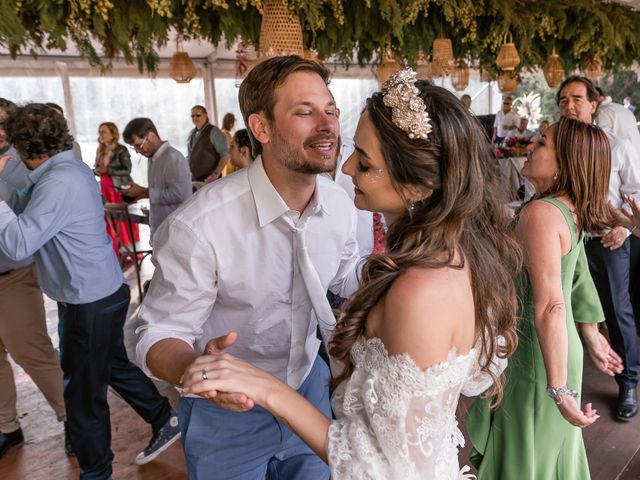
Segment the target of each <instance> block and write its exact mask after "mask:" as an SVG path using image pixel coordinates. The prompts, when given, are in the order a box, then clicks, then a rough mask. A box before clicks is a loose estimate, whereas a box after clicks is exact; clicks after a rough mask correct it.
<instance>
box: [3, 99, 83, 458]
mask: <svg viewBox="0 0 640 480" xmlns="http://www.w3.org/2000/svg"><path fill="white" fill-rule="evenodd" d="M15 108H16V106H15V105H14V104H13V103H12V102H9V101H8V100H5V99H2V98H0V120H4V118H5V117H6V116H7V115H8V114H9V113H10V112H12V111H14V110H15ZM3 154H9V155H13V158H11V159H9V161H8V163H7V165H6V167H5V169H4V171H3V172H0V196H3V197H5V198H9V197H10V196H11V195H12V194H13V193H14V192H16V191H17V192H18V194H21V193H22V192H24V191H25V189H24V187H25V186H26V180H27V175H28V173H29V171H28V170H27V168H26V167H25V166H24V164H23V163H22V161H21V160H20V158H19V157H18V155H17V152H16V151H15V149H14V148H13V147H12V146H11V145H10V144H9V142H8V141H7V136H6V132H5V130H4V128H3V127H2V125H1V124H0V155H3ZM0 312H2V315H0V385H2V388H0V458H1V457H2V456H4V454H5V453H6V452H7V451H8V450H9V449H10V448H11V447H14V446H17V445H20V444H21V443H22V442H23V441H24V435H23V433H22V428H20V421H19V419H18V411H17V396H16V387H15V381H14V376H13V370H12V368H11V364H10V363H9V358H8V355H11V357H12V358H13V359H14V360H15V362H16V363H17V364H18V365H20V366H21V367H22V368H23V369H24V370H25V372H27V374H28V375H29V376H30V377H31V378H32V379H33V381H34V383H35V384H36V385H37V386H38V388H39V389H40V391H41V392H42V394H43V395H44V397H45V398H46V399H47V401H48V402H49V405H51V408H52V409H53V411H54V412H55V414H56V417H57V418H58V420H59V421H61V422H66V419H67V414H66V410H65V406H64V398H63V392H62V370H61V369H60V359H59V357H58V354H57V352H56V351H55V349H54V348H53V344H52V343H51V338H49V335H48V333H47V324H46V316H45V310H44V302H43V299H42V292H41V291H40V287H39V286H38V281H37V279H36V276H35V272H34V270H33V257H31V256H29V257H26V258H24V259H22V260H19V261H16V260H12V259H10V258H8V257H6V256H5V255H3V254H2V253H0ZM28 434H29V432H27V435H28ZM65 440H68V439H67V438H65ZM65 447H66V448H68V447H69V443H68V441H65ZM67 453H71V452H70V450H69V449H68V450H67Z"/></svg>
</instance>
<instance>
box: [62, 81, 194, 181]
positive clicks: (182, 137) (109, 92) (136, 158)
mask: <svg viewBox="0 0 640 480" xmlns="http://www.w3.org/2000/svg"><path fill="white" fill-rule="evenodd" d="M70 84H71V96H72V98H73V110H74V117H75V125H76V132H77V139H76V140H77V142H78V143H79V144H80V147H81V148H82V156H83V158H84V161H85V162H86V163H87V164H89V165H90V166H93V164H94V161H95V155H96V148H97V146H98V141H97V138H98V126H99V125H100V124H101V123H102V122H113V123H115V124H116V125H117V126H118V129H119V130H120V135H122V131H123V130H124V127H125V126H126V125H127V123H128V122H129V121H130V120H132V119H133V118H136V117H148V118H150V119H151V120H153V123H154V124H155V126H156V128H157V129H158V133H159V135H160V138H162V139H163V140H168V141H169V143H170V144H171V145H172V146H173V147H175V148H177V149H178V150H180V151H181V152H182V153H183V154H185V155H186V153H187V137H188V136H189V132H190V131H191V129H192V128H193V124H192V123H191V117H190V113H191V107H192V106H193V105H204V87H203V81H202V79H194V80H192V81H191V82H190V83H186V84H178V83H176V82H175V81H174V80H172V79H170V78H156V79H151V78H113V77H97V78H93V77H71V78H70ZM120 142H121V143H123V144H124V141H123V140H122V138H121V139H120ZM131 160H132V164H133V172H132V175H133V178H134V180H135V181H136V182H140V183H141V184H142V185H146V183H147V179H146V167H147V161H146V159H145V158H144V157H142V156H141V155H138V154H136V153H134V152H133V150H132V151H131Z"/></svg>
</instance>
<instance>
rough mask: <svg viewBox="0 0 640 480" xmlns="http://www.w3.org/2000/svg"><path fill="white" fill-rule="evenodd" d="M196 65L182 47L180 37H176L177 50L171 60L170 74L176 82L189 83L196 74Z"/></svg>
mask: <svg viewBox="0 0 640 480" xmlns="http://www.w3.org/2000/svg"><path fill="white" fill-rule="evenodd" d="M196 72H197V70H196V66H195V65H194V64H193V61H192V60H191V58H190V57H189V55H188V54H187V52H183V51H181V49H180V39H179V38H178V39H176V52H175V53H174V54H173V55H172V56H171V61H170V62H169V76H170V77H171V78H173V79H174V80H175V81H176V83H189V82H190V81H191V80H193V78H194V77H195V76H196Z"/></svg>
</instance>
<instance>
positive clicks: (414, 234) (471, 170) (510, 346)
mask: <svg viewBox="0 0 640 480" xmlns="http://www.w3.org/2000/svg"><path fill="white" fill-rule="evenodd" d="M415 85H416V87H417V88H418V89H419V91H420V93H419V95H420V97H421V98H422V99H423V100H424V103H425V105H426V107H427V112H428V113H429V116H430V118H431V125H432V128H433V130H432V131H431V133H430V134H429V136H428V139H427V140H423V139H413V140H412V139H410V138H409V137H408V135H407V133H405V132H404V131H403V130H401V129H399V128H398V127H397V126H396V125H395V124H394V123H393V121H392V116H391V109H390V108H388V107H386V106H385V105H384V103H383V95H382V93H380V92H378V93H375V94H374V95H373V96H372V97H370V98H369V99H368V100H367V104H366V107H365V111H367V112H368V113H369V118H370V119H371V121H372V122H373V125H374V126H375V129H376V133H377V136H378V139H379V140H380V144H381V146H382V154H383V156H384V158H385V162H386V166H387V169H388V171H389V175H390V177H391V180H392V183H393V185H394V186H395V188H396V191H398V193H399V194H400V195H402V193H401V192H403V191H405V189H403V188H402V187H405V188H406V187H414V188H415V187H417V188H418V189H420V190H422V191H423V190H425V189H428V190H430V191H432V194H431V195H430V196H428V197H427V198H425V199H424V200H422V201H421V202H419V203H417V204H415V205H414V206H413V208H411V209H407V211H406V213H405V214H404V215H403V216H402V218H399V219H398V220H397V221H395V222H394V223H393V224H391V225H389V230H388V232H387V236H386V251H385V253H384V254H376V255H372V256H371V257H369V259H368V260H367V262H366V263H365V265H364V266H363V270H362V277H361V280H360V288H359V290H358V292H357V293H356V294H355V295H354V297H353V298H352V299H351V300H350V301H349V303H348V304H347V306H346V308H345V312H344V314H343V315H342V317H341V319H340V320H339V322H338V325H337V326H336V330H335V334H334V337H333V341H332V342H331V345H330V353H331V355H332V356H333V357H335V358H336V359H338V360H340V361H342V362H343V363H344V365H345V369H344V371H343V373H342V374H341V375H340V376H338V377H336V378H335V379H334V380H333V382H332V383H333V387H336V386H337V385H339V384H340V383H341V382H343V381H344V380H345V379H347V378H348V377H349V376H350V375H351V373H352V372H353V368H354V366H353V363H352V361H351V356H350V354H351V349H352V347H353V345H354V343H355V341H356V339H357V338H358V337H359V336H360V335H363V334H364V331H365V322H366V319H367V316H368V314H369V311H370V310H371V309H372V308H373V306H374V305H375V304H376V303H378V301H379V300H380V299H381V298H382V297H383V296H384V295H385V293H386V292H387V291H388V289H389V287H390V286H391V284H392V283H393V281H394V280H395V279H396V278H397V277H398V276H400V275H402V273H403V272H405V271H406V270H407V269H409V268H411V267H415V266H417V267H426V268H442V267H451V268H463V267H464V262H468V265H469V271H470V274H471V281H472V289H473V295H474V304H475V318H476V331H477V332H479V334H480V335H481V336H482V341H481V342H480V344H481V345H482V347H481V348H482V350H483V351H482V355H481V359H482V360H481V362H482V365H481V366H482V368H483V369H484V370H485V371H487V372H488V373H489V374H490V375H492V376H494V375H493V374H492V373H491V371H490V370H489V368H488V367H489V362H490V359H491V358H492V357H493V355H494V354H497V355H499V356H501V357H507V356H509V355H511V354H512V353H513V352H514V350H515V348H516V345H517V334H516V303H517V301H516V292H515V287H514V283H513V278H514V275H515V273H516V271H517V270H518V269H519V268H520V265H521V253H520V250H519V247H518V245H517V243H516V242H515V241H514V240H513V239H512V238H511V237H510V236H509V222H510V218H509V215H508V213H507V209H506V206H505V205H506V195H505V193H504V188H503V187H502V186H501V185H500V183H499V181H498V178H497V173H496V170H495V167H494V164H495V158H494V155H493V152H492V148H491V144H490V142H489V139H488V137H487V135H486V133H485V132H484V130H483V128H482V126H481V125H480V123H479V121H478V120H477V119H476V118H475V117H474V116H473V115H472V114H470V113H469V112H468V111H467V109H466V108H465V107H464V105H463V104H462V103H461V102H460V100H458V99H457V98H456V97H455V96H454V95H453V94H451V93H450V92H448V91H447V90H445V89H444V88H440V87H436V86H434V85H432V84H430V83H428V82H424V81H418V82H416V83H415ZM456 253H458V254H460V253H461V254H462V255H458V256H456ZM443 254H444V255H443ZM456 258H462V260H461V261H458V260H454V259H456ZM428 314H429V313H428V312H425V315H428ZM499 335H501V336H503V337H504V339H505V342H504V344H501V345H499V344H498V342H497V337H498V336H499ZM494 379H495V380H496V381H495V383H494V385H493V387H492V389H491V390H490V391H489V392H488V393H487V396H494V397H495V398H496V399H497V400H496V403H497V402H499V401H500V399H501V397H502V382H501V379H500V378H495V376H494Z"/></svg>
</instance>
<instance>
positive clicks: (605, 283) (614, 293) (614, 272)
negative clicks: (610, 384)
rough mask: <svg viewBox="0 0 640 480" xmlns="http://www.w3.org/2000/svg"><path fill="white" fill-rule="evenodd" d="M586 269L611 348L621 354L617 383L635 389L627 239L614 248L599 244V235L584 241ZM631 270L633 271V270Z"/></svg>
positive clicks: (634, 332) (635, 350)
mask: <svg viewBox="0 0 640 480" xmlns="http://www.w3.org/2000/svg"><path fill="white" fill-rule="evenodd" d="M585 247H586V248H585V250H586V253H587V259H588V260H589V270H590V271H591V276H592V277H593V281H594V283H595V285H596V289H597V290H598V296H599V297H600V303H601V304H602V308H603V310H604V315H605V320H606V322H607V328H608V329H609V340H610V341H611V347H612V348H613V349H614V350H615V352H616V353H617V354H618V355H620V357H622V361H623V364H624V370H622V373H620V374H618V375H616V381H617V382H618V385H620V386H622V385H627V386H629V387H631V388H635V386H636V385H637V383H638V342H637V338H636V336H637V330H636V324H635V319H634V316H633V308H632V306H631V299H630V296H629V287H630V283H629V282H630V278H631V276H630V270H631V247H630V240H629V239H627V240H625V242H624V244H623V245H622V246H621V247H620V248H617V249H615V250H609V249H608V248H605V247H603V246H602V243H600V238H593V239H590V240H587V243H586V246H585ZM634 273H635V272H634Z"/></svg>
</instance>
